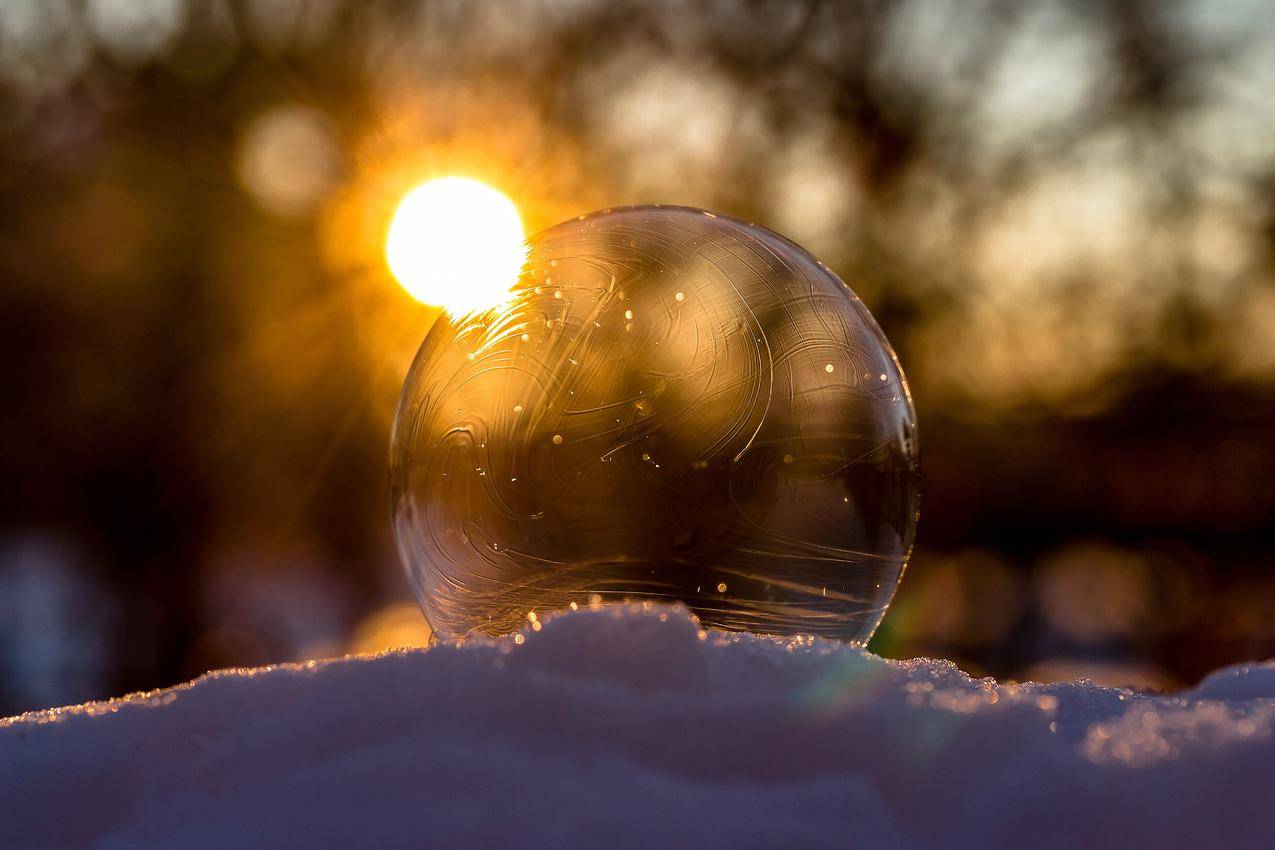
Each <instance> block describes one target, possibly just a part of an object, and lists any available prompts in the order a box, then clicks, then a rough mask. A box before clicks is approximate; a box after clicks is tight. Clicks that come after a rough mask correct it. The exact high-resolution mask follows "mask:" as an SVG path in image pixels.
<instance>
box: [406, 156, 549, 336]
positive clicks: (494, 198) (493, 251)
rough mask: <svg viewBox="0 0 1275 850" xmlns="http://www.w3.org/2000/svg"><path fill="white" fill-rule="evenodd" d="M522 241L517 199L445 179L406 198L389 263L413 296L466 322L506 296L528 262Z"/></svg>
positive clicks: (465, 180) (482, 186)
mask: <svg viewBox="0 0 1275 850" xmlns="http://www.w3.org/2000/svg"><path fill="white" fill-rule="evenodd" d="M523 240H524V233H523V229H522V220H521V218H520V217H519V215H518V208H517V207H515V206H514V204H513V201H511V200H509V198H507V197H505V196H504V195H503V194H501V193H500V192H498V191H497V190H495V189H493V188H492V187H490V186H488V185H487V184H485V183H480V182H479V181H477V180H473V179H471V178H468V177H441V178H439V179H437V180H431V181H429V182H428V183H424V184H422V185H420V186H418V187H417V188H415V189H413V190H412V191H411V192H409V193H408V195H407V197H405V198H403V201H402V203H400V204H399V206H398V209H397V210H396V211H395V213H394V219H393V221H392V222H391V223H390V229H389V234H388V236H387V237H386V240H385V258H386V260H387V262H388V263H389V267H390V271H391V272H393V274H394V277H395V278H397V279H398V281H399V283H401V284H402V285H403V288H404V289H406V290H407V291H408V292H409V293H410V294H411V295H412V297H413V298H415V299H416V300H418V301H421V302H424V303H426V304H434V305H437V306H440V307H442V308H443V309H445V310H447V311H448V312H449V313H451V314H452V315H454V316H461V315H464V314H466V313H471V312H474V311H477V310H486V309H489V308H491V307H495V306H497V305H499V304H500V303H501V302H503V301H504V300H505V299H506V298H507V297H508V296H509V290H510V289H511V288H512V287H513V285H514V284H515V283H516V282H517V280H518V276H519V274H520V273H521V271H522V264H523V261H524V260H525V259H526V254H527V248H526V245H525V243H524V241H523Z"/></svg>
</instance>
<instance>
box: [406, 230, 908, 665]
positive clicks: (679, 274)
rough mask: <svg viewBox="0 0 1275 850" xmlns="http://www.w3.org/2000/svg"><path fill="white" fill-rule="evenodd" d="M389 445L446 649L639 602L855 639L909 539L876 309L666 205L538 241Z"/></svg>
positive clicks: (440, 361) (864, 631) (904, 444)
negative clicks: (562, 616) (545, 620)
mask: <svg viewBox="0 0 1275 850" xmlns="http://www.w3.org/2000/svg"><path fill="white" fill-rule="evenodd" d="M392 443H393V445H392V448H391V479H392V482H391V483H392V490H393V512H394V522H395V534H396V537H397V539H398V545H399V550H400V552H401V554H402V556H403V561H404V563H405V565H406V567H407V571H408V574H409V576H410V578H411V580H412V584H413V586H414V587H415V589H416V593H417V595H418V596H419V598H420V601H421V605H422V607H423V608H424V610H425V615H426V617H427V618H428V619H429V622H430V625H431V627H432V628H433V629H434V631H435V633H436V634H438V635H439V636H441V637H444V638H447V637H460V636H463V635H465V634H466V633H469V632H471V631H475V630H476V631H478V632H484V633H489V634H503V633H506V632H509V631H512V630H514V629H517V628H519V627H520V626H523V625H527V624H528V623H529V622H530V623H532V624H533V625H535V624H536V621H537V617H538V615H540V614H543V613H545V612H547V611H552V610H556V609H562V608H567V607H570V606H572V605H575V606H576V607H579V606H582V605H589V604H594V605H596V604H598V603H599V602H613V601H620V600H625V599H630V600H651V601H663V602H683V603H685V604H686V605H687V606H689V607H690V609H691V610H692V611H693V612H695V614H697V615H698V616H699V618H700V620H701V621H702V622H703V624H704V625H705V626H709V627H715V628H722V629H731V630H746V631H751V632H758V633H766V634H779V635H794V634H813V635H820V636H825V637H831V638H837V639H840V640H844V641H849V642H856V643H857V642H865V641H867V639H868V638H869V637H871V635H872V632H873V630H874V629H875V628H876V626H877V624H878V623H879V622H880V620H881V617H882V616H883V615H884V613H885V609H886V607H887V606H888V605H889V602H890V598H891V596H892V595H893V593H894V589H895V587H896V585H897V584H898V581H899V577H900V575H901V574H902V572H903V568H904V566H905V564H906V561H907V557H908V554H909V550H910V548H911V543H912V537H913V530H914V527H915V522H916V514H917V444H916V422H915V414H914V413H913V410H912V404H911V399H910V397H909V395H908V389H907V383H906V381H905V379H904V377H903V372H902V370H901V369H900V368H899V364H898V361H897V359H896V358H895V356H894V353H893V351H892V350H891V349H890V345H889V343H887V342H886V339H885V337H884V335H883V334H882V333H881V330H880V329H879V328H878V327H877V325H876V323H875V322H874V321H873V319H872V317H871V315H869V313H868V311H867V309H866V308H865V307H864V306H863V304H862V303H861V302H860V301H859V299H858V298H857V297H856V296H855V295H854V293H852V292H851V291H850V289H849V288H848V287H847V286H846V285H845V284H844V283H842V281H841V280H840V279H839V278H838V277H837V276H836V275H834V274H833V273H832V272H831V271H829V270H828V269H827V268H826V267H825V266H823V264H821V263H820V262H818V261H817V260H815V259H814V258H813V257H812V256H810V255H809V254H808V253H806V252H805V251H803V250H802V249H801V248H799V247H798V246H796V245H794V244H793V243H792V242H789V241H788V240H786V239H784V238H782V237H780V236H778V235H776V234H774V233H772V232H770V231H768V230H765V229H764V228H761V227H758V226H756V225H753V224H746V223H744V222H742V221H737V220H735V219H731V218H728V217H726V216H719V215H714V214H713V213H708V212H704V211H701V210H693V209H687V208H682V207H663V206H657V207H630V208H624V209H616V210H613V211H612V210H608V211H605V212H601V213H595V214H592V215H588V216H581V217H580V218H579V219H576V220H573V221H569V222H566V223H563V224H560V225H557V226H556V227H553V228H550V229H549V230H546V231H544V232H542V233H541V234H539V235H538V236H535V237H533V238H532V239H531V240H530V247H529V253H528V259H527V265H526V266H525V268H524V270H523V274H522V276H521V277H520V279H519V281H518V283H517V285H516V286H515V287H514V289H513V291H512V293H511V295H510V298H509V300H508V301H507V303H505V304H503V305H502V306H500V307H499V308H496V309H494V310H491V311H488V312H485V313H475V314H471V315H469V316H466V317H463V318H460V319H458V320H453V319H451V318H449V317H447V316H444V317H443V318H441V319H439V321H438V323H437V324H436V325H435V326H434V328H433V330H431V332H430V333H429V335H428V337H427V338H426V339H425V343H424V344H423V345H422V346H421V350H420V352H419V353H418V354H417V356H416V360H415V362H414V363H413V364H412V367H411V371H410V373H409V374H408V377H407V381H406V384H405V385H404V388H403V395H402V399H401V401H400V405H399V410H398V415H397V418H396V420H395V423H394V435H393V440H392Z"/></svg>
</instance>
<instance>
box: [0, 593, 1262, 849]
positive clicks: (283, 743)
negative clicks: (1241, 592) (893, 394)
mask: <svg viewBox="0 0 1275 850" xmlns="http://www.w3.org/2000/svg"><path fill="white" fill-rule="evenodd" d="M537 625H541V628H539V629H538V630H537V629H534V628H530V627H529V628H528V629H527V630H526V631H525V632H524V633H522V635H520V637H519V639H520V640H521V642H516V641H515V639H512V638H507V639H502V640H479V641H471V642H467V643H464V644H462V645H460V646H455V645H441V646H437V647H435V648H433V649H431V650H428V651H421V650H414V651H407V650H404V651H400V652H392V653H388V654H384V655H380V656H375V657H372V656H365V657H351V658H347V659H342V660H336V661H329V662H311V663H307V664H302V665H286V666H277V667H270V668H263V669H259V670H233V671H222V672H218V673H211V674H209V675H207V676H204V677H202V678H200V679H198V680H196V681H194V682H192V683H190V684H187V685H182V686H180V687H177V688H173V689H170V690H165V691H157V692H153V693H147V694H139V695H135V696H132V697H129V698H126V699H122V700H116V701H111V702H107V703H90V704H86V705H82V706H76V707H73V708H65V709H55V710H51V711H46V712H35V713H31V714H26V715H23V716H20V717H16V718H11V719H9V720H3V721H0V846H3V847H70V846H93V847H103V848H124V847H137V846H173V847H176V846H180V847H209V848H212V847H350V846H375V847H476V848H485V847H608V848H610V847H616V848H625V847H657V846H665V847H697V848H712V847H730V848H774V847H793V848H797V847H800V848H824V847H829V848H831V847H877V846H881V847H886V846H888V847H902V848H907V847H937V846H941V847H958V848H959V847H975V846H1007V845H1015V846H1039V847H1077V846H1139V847H1142V846H1162V847H1185V846H1212V847H1218V846H1227V847H1269V846H1273V845H1275V805H1272V800H1275V741H1273V739H1272V724H1273V722H1275V664H1271V663H1268V664H1253V665H1245V666H1238V667H1231V668H1228V669H1225V670H1222V671H1219V672H1217V673H1215V674H1214V675H1212V676H1210V677H1208V678H1207V679H1206V680H1205V681H1204V682H1203V683H1201V684H1200V686H1199V687H1198V688H1196V689H1195V690H1193V691H1187V692H1183V693H1178V694H1174V695H1171V696H1156V695H1149V694H1139V693H1135V692H1132V691H1127V690H1117V689H1110V688H1102V687H1098V686H1096V685H1093V684H1091V683H1087V682H1080V683H1075V684H1054V685H1039V684H1013V683H1005V684H998V683H997V682H995V681H993V680H991V679H971V678H969V677H968V676H966V675H965V674H963V673H962V672H961V671H959V670H958V669H957V668H956V667H955V666H953V665H952V664H951V663H949V662H946V661H933V660H926V659H917V660H913V661H887V660H884V659H881V658H878V657H876V656H874V655H871V654H869V653H867V652H864V651H861V650H858V649H854V648H851V647H847V646H843V645H839V644H833V643H828V642H823V641H819V640H785V641H778V640H774V639H766V638H758V637H753V636H745V635H727V634H724V633H717V632H711V633H705V632H702V631H701V630H700V628H699V626H698V624H697V623H696V622H695V621H694V620H693V619H692V618H691V617H690V616H689V615H688V614H687V613H686V612H685V611H682V610H679V609H668V608H658V607H649V606H648V607H643V606H630V607H603V608H600V609H597V610H587V609H586V610H581V611H579V612H575V613H570V614H565V615H562V616H557V617H553V618H548V617H546V618H542V620H541V622H540V623H538V624H537Z"/></svg>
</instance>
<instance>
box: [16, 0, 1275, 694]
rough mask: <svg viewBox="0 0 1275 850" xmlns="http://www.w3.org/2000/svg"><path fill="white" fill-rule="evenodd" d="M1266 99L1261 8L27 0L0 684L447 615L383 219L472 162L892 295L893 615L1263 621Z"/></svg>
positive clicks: (73, 681) (1269, 34)
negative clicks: (426, 533)
mask: <svg viewBox="0 0 1275 850" xmlns="http://www.w3.org/2000/svg"><path fill="white" fill-rule="evenodd" d="M1272 91H1275V15H1272V14H1271V11H1270V7H1269V5H1266V4H1264V3H1262V2H1253V3H1243V2H1232V3H1223V2H1209V0H1192V1H1191V2H1188V1H1187V0H1179V1H1178V2H1160V0H1155V2H1151V0H1146V2H1130V0H1108V1H1107V2H1104V0H1093V2H1071V3H1056V2H1052V3H1043V2H999V1H998V0H976V1H975V0H971V2H964V0H960V1H959V2H958V0H951V1H950V2H943V0H933V2H931V1H930V0H918V1H917V2H904V1H903V0H897V1H896V0H862V1H861V2H855V3H836V2H819V1H818V0H767V1H766V2H747V1H746V0H698V1H697V2H671V0H670V2H637V1H636V0H565V1H564V2H535V0H510V2H495V0H493V2H460V0H423V2H404V1H403V0H398V1H397V2H355V0H349V2H343V0H0V323H2V325H3V333H0V481H3V487H2V488H0V714H5V713H13V712H17V711H21V710H24V709H30V708H37V707H43V706H48V705H52V704H59V703H68V702H74V701H80V700H84V699H89V698H99V697H107V696H111V695H117V694H120V693H123V692H125V691H129V690H135V689H144V688H153V687H158V686H163V685H169V684H173V683H176V682H179V681H182V680H184V679H187V678H190V677H192V676H195V675H198V674H199V673H202V672H203V671H205V670H208V669H210V668H216V667H224V666H230V665H257V664H264V663H271V662H279V661H289V660H296V659H302V658H310V657H318V656H331V655H340V654H342V653H345V652H352V651H375V650H379V649H383V648H385V647H389V646H396V645H401V644H410V643H421V642H423V641H424V640H425V638H426V637H427V629H426V626H425V624H424V621H423V619H422V617H421V615H420V614H419V613H418V610H417V608H416V605H415V602H414V601H413V600H412V599H411V597H410V592H409V590H408V587H407V583H406V581H405V579H404V578H403V576H402V571H401V568H400V567H399V565H398V562H397V558H396V555H395V553H394V548H393V541H392V538H391V531H390V525H389V520H388V495H387V486H386V455H387V442H388V432H389V426H390V420H391V417H392V415H393V411H394V405H395V402H396V396H397V393H398V390H399V387H400V385H401V382H402V378H403V375H404V373H405V371H406V368H407V365H408V364H409V362H410V361H411V358H412V355H413V354H414V352H415V350H416V348H417V346H418V345H419V343H420V341H421V339H422V338H423V337H424V335H425V333H426V332H427V330H428V329H429V326H430V324H431V323H432V322H433V320H434V318H435V316H436V315H437V311H436V310H433V309H431V308H428V307H424V306H421V305H419V304H417V303H416V302H415V301H413V300H412V299H411V298H410V297H409V296H408V295H407V294H406V293H405V292H404V291H403V290H402V289H401V288H400V287H399V286H398V285H397V284H396V283H395V282H394V281H393V279H392V278H391V276H390V275H389V273H388V271H387V269H386V266H385V260H384V237H385V231H386V228H387V226H388V223H389V217H390V215H391V214H392V212H393V210H394V208H395V205H396V204H397V203H398V201H399V200H400V199H401V198H402V196H403V195H404V194H405V193H406V192H407V191H408V190H409V189H410V188H412V187H413V186H415V185H416V184H418V183H420V182H421V181H423V180H426V179H428V178H430V177H435V176H439V175H443V174H466V175H469V176H472V177H476V178H478V179H480V180H484V181H486V182H488V183H490V184H492V185H493V186H496V187H498V188H499V189H501V190H502V191H503V192H505V193H506V194H508V195H509V196H510V197H511V198H512V199H513V200H514V201H515V203H517V205H518V207H519V209H520V210H521V212H522V215H523V220H524V224H525V225H526V227H527V229H528V231H529V232H534V231H536V230H539V229H541V228H542V227H545V226H548V225H551V224H553V223H556V222H557V221H559V220H562V219H565V218H569V217H572V216H574V215H576V214H578V213H582V212H585V211H588V210H592V209H596V208H599V207H606V206H612V205H619V204H626V203H640V202H665V203H681V204H689V205H694V206H702V207H709V208H713V209H717V210H722V211H725V212H729V213H732V214H735V215H737V216H741V217H744V218H747V219H751V220H755V221H757V222H759V223H762V224H765V225H768V226H770V227H772V228H774V229H776V230H778V231H780V232H781V233H784V234H785V235H788V236H790V237H792V238H793V239H795V240H796V241H797V242H799V243H801V244H802V245H804V246H805V247H807V248H808V249H810V250H811V251H812V252H813V253H814V254H815V255H816V256H818V257H820V258H821V259H823V260H824V261H825V262H827V263H828V264H829V265H830V266H832V267H833V268H834V269H835V270H836V271H837V272H838V273H839V274H840V275H841V276H842V277H843V278H844V279H845V280H846V281H847V282H849V283H850V285H851V286H852V287H853V288H854V289H855V290H856V291H857V292H858V293H859V294H860V295H861V296H862V298H863V299H864V301H865V302H866V303H867V304H868V305H869V307H870V308H871V309H872V311H873V313H874V314H875V315H876V317H877V318H878V320H879V321H880V323H881V325H882V326H883V327H884V329H885V331H886V333H887V335H888V336H889V338H890V339H891V341H892V342H893V343H894V345H895V347H896V349H897V350H898V353H899V355H900V357H901V359H902V361H903V364H904V366H905V368H906V370H907V373H908V376H909V378H910V380H911V382H912V389H913V393H914V396H915V399H916V402H917V407H918V414H919V418H920V433H921V443H922V447H923V469H924V486H923V494H924V495H923V502H922V519H921V524H920V533H919V539H918V545H917V550H916V553H915V557H914V560H913V565H912V566H911V567H910V568H909V571H908V574H907V577H906V579H905V580H904V582H903V584H902V587H901V590H900V592H899V594H898V596H897V597H896V599H895V603H894V607H893V608H892V610H891V612H890V614H889V615H888V616H887V617H886V620H885V623H884V625H883V627H882V629H881V631H880V632H879V633H878V635H877V637H876V638H875V639H874V641H873V644H872V648H873V649H874V650H875V651H877V652H880V653H882V654H884V655H887V656H890V657H908V656H913V655H919V654H928V655H936V656H946V657H951V658H953V659H955V660H956V661H957V663H958V664H960V665H961V666H962V667H964V668H965V669H967V670H969V671H970V672H972V673H975V674H994V675H996V676H999V677H1005V678H1020V679H1023V678H1033V679H1044V680H1067V679H1072V678H1076V677H1090V678H1093V679H1094V680H1096V681H1099V682H1102V683H1109V684H1127V685H1134V686H1138V687H1148V688H1162V689H1167V688H1174V687H1179V686H1182V685H1185V684H1190V683H1193V682H1194V681H1196V680H1198V679H1199V677H1200V676H1201V675H1203V674H1204V673H1206V672H1208V671H1209V670H1211V669H1213V668H1214V667H1216V666H1219V665H1222V664H1225V663H1230V662H1235V661H1242V660H1250V659H1257V658H1263V657H1267V656H1270V655H1275V570H1272V566H1275V99H1272V98H1271V92H1272Z"/></svg>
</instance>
